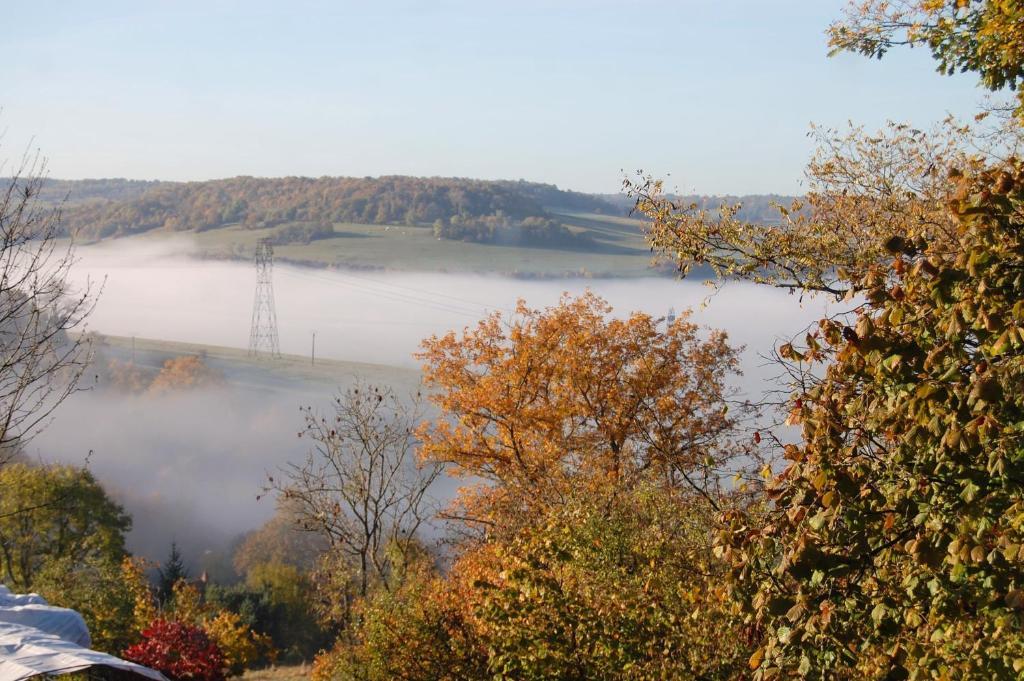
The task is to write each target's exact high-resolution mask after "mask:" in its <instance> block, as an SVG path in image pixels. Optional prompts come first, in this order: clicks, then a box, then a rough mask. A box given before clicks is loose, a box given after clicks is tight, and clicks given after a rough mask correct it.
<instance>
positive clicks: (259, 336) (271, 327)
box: [249, 239, 281, 359]
mask: <svg viewBox="0 0 1024 681" xmlns="http://www.w3.org/2000/svg"><path fill="white" fill-rule="evenodd" d="M249 356H250V357H256V358H259V357H269V358H271V359H278V358H280V357H281V348H280V346H279V345H278V341H277V312H275V311H274V247H273V246H271V245H270V241H269V240H267V239H260V242H259V244H258V245H257V246H256V297H255V299H254V300H253V302H252V329H251V330H250V331H249Z"/></svg>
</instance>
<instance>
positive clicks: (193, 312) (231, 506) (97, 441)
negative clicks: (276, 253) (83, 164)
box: [30, 239, 826, 560]
mask: <svg viewBox="0 0 1024 681" xmlns="http://www.w3.org/2000/svg"><path fill="white" fill-rule="evenodd" d="M190 251H191V249H190V245H189V242H188V241H187V240H184V239H183V240H175V241H167V242H156V241H147V242H145V243H144V244H141V245H140V244H138V243H135V244H131V245H127V244H125V243H124V242H111V243H105V244H102V245H99V246H93V247H87V248H81V249H79V251H78V255H79V257H80V261H79V262H78V263H77V264H76V266H75V268H74V272H73V276H74V280H75V281H76V282H78V283H80V284H84V282H85V281H86V280H90V279H91V280H93V281H98V280H103V279H105V285H104V290H103V293H102V296H101V298H100V300H99V302H98V305H97V307H96V310H95V313H94V314H93V316H92V317H91V318H90V322H89V325H90V328H91V329H92V330H95V331H98V332H101V333H104V334H110V335H121V336H138V337H142V338H156V339H164V340H178V341H186V342H193V343H203V344H211V345H223V346H232V347H240V348H244V347H245V346H246V344H247V342H248V334H249V323H250V316H251V307H252V299H253V292H254V288H255V271H254V268H253V267H252V266H251V265H248V264H246V263H241V262H224V261H210V260H196V259H193V258H191V257H190ZM274 288H275V296H276V304H277V305H276V306H277V318H278V328H279V332H280V339H281V349H282V351H283V352H285V353H293V354H308V353H309V352H310V342H311V339H312V333H313V332H314V331H315V332H316V348H317V355H318V356H320V357H330V358H334V359H339V360H347V361H359V362H373V363H380V364H388V365H394V366H399V367H408V368H410V369H415V368H416V367H417V363H416V361H415V360H414V359H413V357H412V353H413V352H415V350H416V349H417V346H418V344H419V342H420V341H421V340H422V339H423V338H425V337H427V336H429V335H431V334H435V333H444V332H446V331H448V330H449V329H452V328H456V329H460V328H463V327H465V326H467V325H471V324H473V323H474V322H475V321H476V320H477V319H479V318H480V317H481V316H482V315H484V314H486V313H487V312H489V311H493V310H503V311H511V309H512V308H514V306H515V303H516V300H517V299H518V298H524V299H525V300H526V301H527V303H528V304H529V305H530V306H531V307H544V306H547V305H551V304H553V303H555V302H557V300H558V299H559V297H560V296H561V295H562V294H563V292H569V293H572V294H578V293H581V292H583V291H584V290H586V289H588V288H589V289H591V290H592V291H594V292H595V293H597V294H599V295H601V296H603V297H604V298H606V299H607V300H608V301H609V302H610V303H611V304H612V306H614V308H615V313H616V314H619V315H625V314H628V313H629V312H630V311H633V310H642V311H645V312H648V313H650V314H652V315H655V316H664V315H666V314H667V313H668V311H669V309H670V308H675V310H676V311H677V312H679V311H682V310H683V309H685V308H687V307H693V308H694V309H695V312H694V320H695V321H697V322H698V323H700V324H702V325H707V326H711V327H717V328H722V329H725V330H726V331H728V333H729V335H730V338H731V339H732V342H733V343H734V344H742V345H745V346H746V351H745V353H744V357H743V366H744V372H745V376H744V377H743V379H741V381H740V383H739V386H740V387H741V388H742V390H743V391H744V392H745V393H746V394H747V395H748V396H750V397H757V396H759V395H761V394H762V393H763V392H764V391H765V389H766V388H770V387H771V383H770V379H771V378H772V377H773V376H774V375H775V373H776V369H775V368H772V367H767V366H764V364H765V363H764V361H763V360H761V359H760V358H759V354H764V353H767V352H768V351H770V349H771V348H772V346H773V345H776V344H777V343H778V342H779V340H780V339H783V338H786V339H788V338H789V337H791V336H792V335H793V334H794V333H797V332H799V331H800V330H801V329H803V328H805V327H806V326H807V325H808V324H810V323H812V322H813V321H815V320H817V319H818V318H820V316H821V315H822V313H823V312H824V311H825V310H826V306H825V303H824V302H823V301H820V300H818V301H814V302H813V303H811V304H805V305H801V304H800V303H799V301H798V299H797V298H796V297H794V296H791V295H788V294H787V293H785V292H780V291H776V290H770V289H767V288H764V287H755V286H751V285H747V284H739V283H734V284H729V285H727V286H726V287H725V288H724V289H723V290H721V291H720V292H718V293H717V294H715V295H714V296H712V297H710V298H709V296H711V294H712V293H713V292H712V290H711V289H709V288H708V287H706V286H704V285H703V284H701V283H699V282H691V281H682V282H681V281H677V280H673V279H668V278H649V279H590V280H584V279H570V280H530V281H523V280H517V279H509V278H502V277H488V276H473V275H461V274H438V273H409V272H401V273H398V272H394V273H392V272H374V273H370V272H364V271H359V272H350V271H331V270H316V269H308V268H302V267H294V266H289V265H283V264H278V265H277V266H276V268H275V278H274ZM705 303H706V305H705ZM407 375H408V377H409V378H408V379H407V380H406V382H407V384H408V385H409V386H413V385H414V383H415V374H413V373H411V372H408V374H407ZM334 389H335V386H334V385H333V383H332V382H328V381H322V380H321V381H308V380H299V379H296V380H292V381H282V380H280V379H279V378H273V379H272V378H270V377H268V376H265V375H263V374H261V373H260V372H259V369H258V367H257V368H256V369H254V370H252V373H251V374H250V373H246V374H245V375H244V376H243V375H234V376H228V385H226V386H225V387H222V388H217V389H210V390H203V391H198V392H187V393H180V394H175V395H169V396H161V397H149V396H147V397H140V396H134V397H132V396H125V395H113V394H109V393H103V392H102V391H92V392H83V393H79V394H76V395H74V396H73V397H72V398H71V399H69V400H68V401H67V402H66V403H65V404H64V405H62V407H61V409H60V410H59V411H58V413H57V416H56V419H55V420H54V422H53V423H52V425H51V426H50V427H49V429H48V430H46V431H45V432H44V433H43V434H42V435H41V436H39V437H38V438H36V439H35V440H34V441H33V442H32V445H31V448H30V453H31V454H32V455H33V456H36V457H39V458H41V459H44V460H59V461H66V462H71V463H79V464H80V463H83V462H84V461H85V459H86V457H87V455H89V453H90V452H92V454H91V455H90V456H89V465H90V467H91V469H92V470H93V471H94V472H95V473H96V475H97V476H98V477H99V479H100V480H101V481H103V483H104V484H106V485H107V486H108V487H109V488H110V489H111V490H112V491H113V493H114V494H115V495H116V496H117V497H118V498H119V499H120V500H121V501H122V502H123V503H124V504H125V505H126V507H127V508H128V510H129V511H130V512H131V513H132V514H133V516H134V517H135V530H134V531H133V533H132V535H131V537H130V541H129V544H130V548H131V549H132V550H133V551H135V552H138V553H141V554H143V555H147V556H149V557H151V558H156V559H159V558H162V557H163V556H164V555H166V550H167V547H168V545H169V543H170V541H171V539H172V538H173V539H176V540H177V541H178V542H179V543H180V544H181V545H182V546H183V548H184V549H185V551H186V555H187V556H189V557H190V558H192V559H193V560H195V559H196V558H197V554H199V553H201V552H202V551H205V550H208V549H209V548H211V547H214V548H222V547H224V545H225V544H226V542H227V541H228V539H229V538H230V537H231V536H233V535H235V534H237V533H238V532H241V531H244V530H248V529H252V528H254V527H257V526H258V525H259V524H261V523H262V522H263V521H264V520H266V519H267V518H268V517H269V515H270V514H271V513H272V512H273V507H272V503H271V502H269V501H266V500H264V501H260V502H257V500H256V496H257V494H259V492H260V488H261V485H262V483H263V481H264V479H265V475H266V473H267V472H268V471H273V470H275V469H276V468H278V467H280V466H282V465H284V464H285V463H286V462H287V461H289V460H292V461H295V460H299V459H300V458H301V457H303V456H304V454H305V447H304V445H303V441H301V440H299V439H298V438H296V432H297V431H298V430H299V429H300V428H301V426H302V418H301V415H300V413H299V409H298V408H299V406H300V405H324V404H327V402H328V400H329V399H330V397H331V395H332V393H333V391H334ZM448 487H449V489H450V488H451V484H449V485H448Z"/></svg>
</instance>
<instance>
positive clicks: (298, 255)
mask: <svg viewBox="0 0 1024 681" xmlns="http://www.w3.org/2000/svg"><path fill="white" fill-rule="evenodd" d="M557 216H558V218H559V219H560V220H561V221H562V222H563V223H564V224H565V225H567V226H568V227H569V228H570V229H572V230H573V231H575V232H583V233H586V234H588V235H589V236H590V237H591V239H592V240H593V245H592V246H588V247H587V248H585V249H580V250H573V249H564V248H539V247H523V246H512V245H499V244H479V243H470V242H463V241H450V240H442V239H438V238H436V237H435V236H434V233H433V229H432V228H430V227H420V226H413V227H410V226H404V225H402V226H397V225H362V224H350V223H343V224H336V225H335V226H334V233H335V236H334V238H329V239H319V240H317V241H313V242H312V243H309V244H283V245H276V246H275V247H274V254H275V256H276V257H277V258H278V259H279V260H282V261H287V262H292V263H297V264H304V265H311V266H317V267H346V268H356V269H382V270H400V271H432V272H475V273H499V274H505V275H511V276H522V277H562V276H591V277H639V276H650V275H652V274H655V270H654V269H652V267H651V255H650V251H649V250H648V247H647V245H646V243H645V242H644V235H643V232H642V223H641V222H640V221H639V220H632V219H628V218H619V217H611V216H606V215H598V214H592V213H558V214H557ZM287 227H288V225H282V226H278V227H272V228H268V229H246V228H244V227H241V226H237V225H234V226H229V227H223V228H220V229H212V230H209V231H204V232H198V233H190V235H191V236H193V237H194V238H195V241H196V243H197V245H198V248H199V255H201V256H203V257H212V258H242V259H248V258H250V257H252V253H253V250H254V248H255V245H256V243H257V241H259V240H260V239H262V238H266V237H273V236H274V235H275V234H276V233H277V232H278V231H280V230H282V229H286V228H287ZM166 234H167V232H164V231H153V232H148V233H146V234H144V235H141V236H135V237H128V238H129V240H137V239H153V238H160V237H161V236H166Z"/></svg>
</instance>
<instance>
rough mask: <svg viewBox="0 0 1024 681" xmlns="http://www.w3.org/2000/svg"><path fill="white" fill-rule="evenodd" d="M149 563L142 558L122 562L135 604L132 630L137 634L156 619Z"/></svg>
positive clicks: (124, 578) (126, 585)
mask: <svg viewBox="0 0 1024 681" xmlns="http://www.w3.org/2000/svg"><path fill="white" fill-rule="evenodd" d="M146 567H147V563H146V561H145V560H143V559H141V558H133V557H131V556H127V557H125V559H124V560H123V561H121V575H122V578H123V581H124V584H125V587H126V588H127V590H128V592H129V593H130V594H131V597H132V600H133V602H134V605H133V608H132V629H133V630H134V631H135V633H137V634H141V633H142V630H143V629H145V628H146V627H148V626H149V623H150V622H152V621H153V620H154V619H156V604H155V603H154V602H153V591H152V590H151V589H150V588H149V580H148V579H146Z"/></svg>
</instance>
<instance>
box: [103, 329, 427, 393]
mask: <svg viewBox="0 0 1024 681" xmlns="http://www.w3.org/2000/svg"><path fill="white" fill-rule="evenodd" d="M93 337H94V343H95V344H94V348H95V349H96V351H97V354H98V355H100V356H101V357H102V358H103V359H117V360H119V361H122V362H127V361H132V362H133V363H134V364H137V365H138V366H140V367H144V368H148V369H149V370H151V371H153V372H154V373H155V372H156V371H158V370H159V369H160V367H161V366H162V365H163V363H164V361H165V360H167V359H170V358H172V357H180V356H182V355H200V356H201V357H203V358H204V360H205V361H206V363H207V364H209V365H210V366H212V367H214V368H216V369H218V370H219V371H221V372H223V374H224V377H225V379H226V380H227V382H228V384H231V385H248V386H250V387H258V388H261V389H271V390H273V389H280V388H289V387H294V386H296V385H308V384H322V385H324V386H329V387H330V388H331V389H334V388H335V387H336V386H340V385H348V384H350V383H351V382H352V381H353V380H355V379H356V378H358V379H360V380H362V381H365V382H367V383H370V384H373V385H387V386H391V387H394V388H397V389H401V390H402V391H403V392H415V391H416V390H418V389H419V387H420V372H419V371H417V370H415V369H405V368H401V367H394V366H388V365H384V364H369V363H365V362H347V361H342V360H336V359H322V358H321V359H317V360H316V364H311V363H310V358H309V357H308V356H299V355H282V356H281V357H280V358H278V359H275V360H269V359H254V358H252V357H250V356H249V354H248V353H247V352H246V351H245V350H244V349H242V348H229V347H224V346H220V345H202V344H199V343H182V342H178V341H168V340H158V339H154V338H130V337H127V336H108V335H103V334H93Z"/></svg>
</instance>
